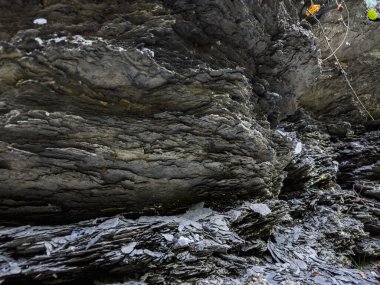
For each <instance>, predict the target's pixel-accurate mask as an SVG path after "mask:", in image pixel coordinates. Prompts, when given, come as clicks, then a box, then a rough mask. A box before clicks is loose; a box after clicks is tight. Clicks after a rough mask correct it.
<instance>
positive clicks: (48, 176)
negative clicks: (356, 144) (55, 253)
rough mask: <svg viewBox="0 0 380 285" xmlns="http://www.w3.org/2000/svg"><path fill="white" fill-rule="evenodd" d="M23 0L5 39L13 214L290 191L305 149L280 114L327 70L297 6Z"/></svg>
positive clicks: (112, 209) (149, 206)
mask: <svg viewBox="0 0 380 285" xmlns="http://www.w3.org/2000/svg"><path fill="white" fill-rule="evenodd" d="M12 3H13V4H12V5H11V4H9V1H3V4H2V5H3V6H2V7H3V8H2V11H4V17H2V20H1V24H2V27H3V28H2V29H3V30H4V32H5V33H7V36H6V37H5V38H4V39H5V41H3V42H2V43H1V44H0V46H1V49H0V50H1V52H0V56H1V58H2V62H1V68H0V80H1V83H2V84H1V87H0V89H1V90H0V92H1V97H0V98H1V102H0V112H1V116H0V136H1V144H0V159H1V165H2V166H3V167H2V168H1V169H0V181H1V185H0V187H1V191H0V201H1V202H0V213H1V219H2V220H3V221H6V222H10V220H11V219H13V220H23V219H26V220H29V221H36V222H64V221H68V220H80V219H85V218H91V217H95V216H99V214H100V215H111V214H115V213H125V214H130V215H136V214H144V213H145V214H157V213H161V214H163V213H173V212H176V211H178V210H180V209H183V208H184V207H186V206H188V205H190V204H191V203H195V202H197V201H201V200H213V201H214V200H218V199H219V200H224V201H227V200H231V199H236V198H237V197H249V196H250V197H254V196H256V197H263V198H269V197H274V196H276V195H277V194H278V193H279V191H280V189H281V185H282V180H283V178H284V177H285V172H284V168H285V166H286V164H287V163H288V162H289V160H290V158H291V148H290V144H289V141H288V140H287V139H286V138H283V137H281V136H279V135H278V134H277V133H275V132H274V131H273V130H272V129H270V127H269V124H268V123H267V119H268V120H269V121H270V122H271V123H272V125H275V124H276V121H277V120H278V119H279V118H280V117H284V116H285V115H286V114H289V113H292V112H294V111H295V109H296V98H298V97H300V96H302V94H303V93H304V91H305V89H306V87H307V86H308V85H309V84H310V83H311V82H312V81H313V78H314V77H315V76H317V75H318V74H319V65H318V58H319V50H318V47H317V45H316V42H315V38H314V36H313V35H312V33H311V32H310V31H307V30H304V29H303V28H302V27H301V26H299V25H298V24H297V17H296V16H297V9H296V7H295V6H294V5H293V3H292V1H285V2H278V1H273V2H268V3H266V2H265V3H264V2H263V3H256V2H252V1H229V0H220V1H195V2H194V1H129V2H128V3H124V4H120V3H119V2H115V1H103V2H93V1H42V2H41V1H31V2H27V3H26V2H25V3H24V2H22V1H21V2H20V3H18V2H17V3H15V2H12ZM21 3H22V4H21ZM5 7H8V8H5ZM264 15H265V16H264ZM15 17H17V18H21V21H20V22H19V23H18V24H17V26H15V25H13V22H12V19H13V18H15ZM41 18H43V19H46V23H45V24H43V25H39V24H35V23H34V20H35V19H41ZM301 77H302V80H301ZM252 83H254V85H252ZM252 86H255V87H252ZM254 90H256V91H257V93H256V92H255V91H254Z"/></svg>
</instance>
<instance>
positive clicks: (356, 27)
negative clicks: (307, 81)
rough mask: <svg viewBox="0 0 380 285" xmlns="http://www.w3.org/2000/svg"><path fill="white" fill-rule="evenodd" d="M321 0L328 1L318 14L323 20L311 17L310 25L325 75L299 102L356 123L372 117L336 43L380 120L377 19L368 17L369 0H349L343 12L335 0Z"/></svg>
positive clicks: (309, 107) (358, 85) (366, 101)
mask: <svg viewBox="0 0 380 285" xmlns="http://www.w3.org/2000/svg"><path fill="white" fill-rule="evenodd" d="M318 2H321V3H323V4H324V5H325V6H323V9H322V10H321V13H319V14H318V17H319V20H320V23H321V24H318V23H316V22H315V21H312V22H313V25H312V26H310V29H311V30H312V31H313V33H314V34H315V35H316V36H317V37H318V39H319V44H320V48H321V54H322V55H321V57H322V75H321V76H320V77H319V78H318V80H316V81H315V84H313V85H312V87H311V88H310V92H308V93H307V94H305V96H303V97H302V98H300V104H301V105H302V106H304V107H306V108H307V109H310V110H313V112H315V114H316V115H318V116H320V117H323V118H325V119H328V118H334V119H336V118H337V117H339V118H340V119H341V120H345V121H349V122H355V123H358V122H359V123H361V122H363V121H365V120H371V118H370V117H369V115H368V114H367V113H366V111H365V110H364V109H363V107H362V106H361V105H360V103H359V102H358V100H357V98H356V97H355V95H354V94H353V92H352V90H351V89H350V87H349V86H348V84H347V82H346V80H345V78H344V76H343V75H342V71H341V70H340V68H339V66H338V65H337V62H336V59H335V57H334V56H333V52H332V51H331V49H332V50H333V51H334V52H335V54H336V56H337V58H338V59H339V61H340V62H341V64H342V67H343V68H344V71H345V72H346V73H347V77H348V79H349V80H350V83H351V84H352V87H353V88H354V90H355V92H356V93H357V95H358V96H359V98H360V100H361V101H362V103H363V105H364V106H365V108H366V109H367V110H368V111H369V112H370V114H371V115H372V117H373V118H374V119H377V120H379V118H380V95H379V91H378V90H379V89H380V85H379V84H380V83H379V80H377V78H379V77H380V73H379V68H378V67H379V64H380V50H379V44H380V35H379V31H380V26H379V23H378V22H373V21H370V20H368V19H367V8H366V6H365V1H354V0H346V1H344V5H343V6H344V10H343V11H342V12H339V11H338V10H337V9H336V8H337V6H336V2H335V1H324V0H323V1H318ZM322 29H323V30H322ZM325 37H327V39H328V41H326V38H325ZM329 45H330V47H331V49H330V48H329Z"/></svg>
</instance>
